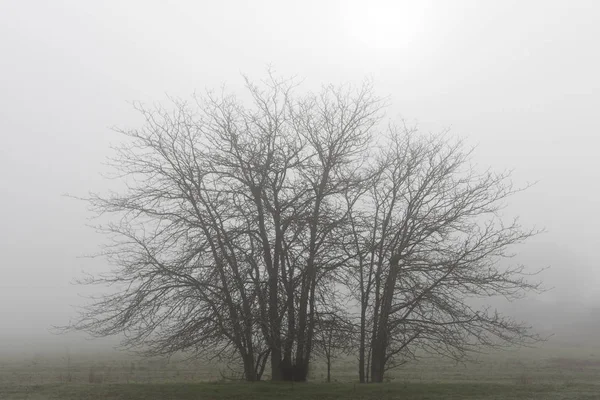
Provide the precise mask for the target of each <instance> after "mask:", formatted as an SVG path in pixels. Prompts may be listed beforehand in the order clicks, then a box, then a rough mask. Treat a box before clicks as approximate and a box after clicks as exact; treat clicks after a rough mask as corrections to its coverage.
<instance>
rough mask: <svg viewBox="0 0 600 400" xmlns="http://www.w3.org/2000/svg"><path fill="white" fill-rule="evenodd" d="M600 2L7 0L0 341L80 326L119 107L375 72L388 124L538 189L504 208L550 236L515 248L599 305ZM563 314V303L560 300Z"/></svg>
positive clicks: (1, 73)
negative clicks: (450, 143) (90, 207)
mask: <svg viewBox="0 0 600 400" xmlns="http://www.w3.org/2000/svg"><path fill="white" fill-rule="evenodd" d="M599 22H600V2H596V1H592V0H590V1H479V0H473V1H455V0H453V1H391V0H390V1H379V2H377V1H372V0H370V1H362V2H361V1H322V0H321V1H293V2H292V1H281V0H278V1H275V0H274V1H255V0H253V1H218V2H217V1H211V2H209V1H187V2H185V1H148V0H144V1H142V0H139V1H94V2H92V1H80V0H72V1H58V0H56V1H27V0H0V135H1V142H0V178H1V179H0V182H1V183H2V185H1V191H2V192H1V196H0V255H1V256H2V258H1V260H0V342H1V343H3V345H4V346H7V345H12V344H15V345H24V344H25V343H41V342H43V341H44V340H47V341H48V343H51V342H52V340H54V339H52V337H50V336H49V334H48V332H47V330H48V328H49V326H50V325H52V324H59V325H60V324H65V323H67V322H68V320H69V317H71V316H74V315H75V314H74V311H73V309H72V306H73V305H77V304H81V299H80V298H79V297H78V294H81V293H83V294H85V293H88V291H86V290H85V289H84V288H81V287H77V286H73V285H71V284H70V282H71V281H72V280H73V279H74V278H75V277H77V276H81V271H82V270H88V271H91V272H95V271H99V270H102V269H104V268H106V266H105V265H104V263H103V261H102V260H90V259H82V258H77V257H78V256H82V255H85V254H89V253H93V252H94V251H96V250H97V249H98V247H97V246H98V244H99V243H100V242H101V241H102V237H100V236H98V235H96V234H95V233H94V232H93V230H91V229H90V228H88V227H86V226H85V224H86V223H87V222H88V221H87V217H89V216H90V214H89V213H88V212H87V211H86V207H85V204H83V203H80V202H77V201H74V200H72V199H69V198H65V197H62V194H65V193H69V194H73V195H85V194H86V193H87V192H88V191H106V190H107V189H108V188H110V187H111V185H112V183H111V182H108V181H106V180H104V179H103V178H102V177H101V176H100V172H101V171H103V170H104V167H103V166H102V162H103V161H104V158H105V157H106V156H107V155H109V154H110V151H109V147H108V146H109V144H110V143H111V142H116V141H118V140H119V137H118V136H117V135H116V134H114V133H112V132H111V130H110V129H109V128H110V127H111V126H114V125H117V126H120V127H135V126H138V125H139V122H140V120H139V117H138V115H137V114H136V113H135V111H133V109H132V107H131V105H130V104H129V102H131V101H135V100H141V101H144V102H148V103H154V102H156V103H158V102H165V101H166V95H167V94H168V95H172V96H182V97H186V96H189V95H191V94H192V93H193V92H194V91H196V90H197V91H202V90H204V88H211V87H219V86H220V85H221V84H223V83H226V84H227V86H228V87H229V88H230V89H231V90H239V89H240V88H241V87H242V84H243V81H242V78H241V76H240V73H245V74H247V75H249V76H250V78H254V79H256V80H258V79H261V78H262V77H264V75H265V68H266V66H267V65H268V64H271V65H272V66H273V67H274V69H275V70H276V72H277V73H278V74H280V75H282V76H291V75H297V76H299V77H302V78H305V85H304V87H305V88H307V89H311V88H318V87H319V85H321V84H326V83H343V82H348V81H350V82H360V81H362V80H363V78H365V77H371V78H372V79H373V80H374V83H375V87H376V91H377V93H378V94H379V95H381V96H389V97H390V101H391V104H392V107H390V109H389V110H388V113H387V117H389V118H393V119H397V118H405V119H406V120H407V121H408V122H409V123H414V122H418V124H419V126H420V127H421V129H422V130H423V131H425V132H428V131H431V132H437V131H440V130H442V129H444V128H451V130H452V132H454V134H456V135H460V136H462V137H465V138H467V141H468V143H470V144H473V145H477V146H478V148H477V151H476V160H477V162H478V163H479V164H481V165H482V166H485V167H487V166H490V167H492V168H494V169H504V168H514V169H515V175H514V176H515V181H516V182H517V183H519V184H523V183H525V182H528V181H539V183H538V184H537V185H535V186H534V187H533V188H531V189H529V190H528V191H527V192H525V193H523V194H520V195H518V196H516V197H515V198H514V199H513V200H512V202H511V207H510V208H509V212H511V213H514V214H519V215H520V216H521V218H522V222H523V223H524V224H525V225H526V226H537V227H545V228H546V229H547V230H548V233H546V234H544V235H542V236H540V237H538V238H535V239H534V240H532V241H531V242H530V243H529V244H528V245H525V246H522V247H519V248H517V249H516V250H517V251H520V252H521V255H520V256H519V257H518V258H517V260H516V261H522V262H524V263H526V264H527V265H528V266H530V267H531V268H532V269H537V268H540V267H545V266H551V267H552V268H551V269H550V270H549V271H547V272H545V273H544V274H543V276H542V277H543V279H544V280H545V281H546V286H548V287H555V289H554V290H553V291H551V292H549V293H547V294H544V296H541V297H540V298H539V299H538V301H539V302H542V303H544V302H545V303H546V304H554V303H555V302H561V303H565V302H566V303H568V304H570V305H571V306H570V307H577V304H582V305H585V306H586V307H600V289H599V288H598V287H599V284H600V268H599V267H598V265H599V261H600V255H599V253H598V248H599V247H600V239H599V238H600V233H599V232H598V229H599V228H598V227H599V226H600V213H598V207H597V205H598V203H599V200H598V195H599V194H600V157H598V156H597V152H598V146H599V145H600V139H599V135H600V129H599V128H600V118H598V110H599V109H600V73H599V71H600V51H599V49H600V46H599V45H598V39H599V38H600V23H599ZM567 308H568V307H567Z"/></svg>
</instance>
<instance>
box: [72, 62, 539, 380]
mask: <svg viewBox="0 0 600 400" xmlns="http://www.w3.org/2000/svg"><path fill="white" fill-rule="evenodd" d="M246 89H247V90H246V93H245V95H246V97H244V98H239V97H236V96H234V95H231V94H227V93H224V92H207V93H206V94H205V95H203V96H195V97H194V98H193V99H192V101H182V100H171V103H170V104H169V105H168V106H167V107H154V108H146V107H145V106H143V105H139V104H138V105H136V108H137V110H138V111H139V112H140V113H141V115H142V116H143V117H144V121H145V123H144V124H143V125H142V126H141V127H139V128H138V129H132V130H119V131H118V132H119V133H121V134H122V136H123V141H122V143H121V144H120V145H118V146H117V147H116V148H115V154H114V156H113V157H112V158H111V159H110V164H111V166H112V167H113V168H114V171H115V172H117V173H118V176H119V177H120V179H122V180H123V181H124V182H125V183H126V189H124V190H122V191H120V192H116V193H109V194H107V195H104V194H92V195H90V196H89V197H88V198H86V200H87V201H88V202H89V204H90V205H91V208H92V209H93V210H94V211H95V212H98V213H100V214H109V215H112V216H114V218H112V222H111V223H108V224H105V225H103V226H101V227H99V229H101V230H102V231H103V232H105V233H106V234H107V236H108V238H109V240H110V242H109V244H108V245H107V246H106V247H104V250H103V251H102V254H101V255H102V256H105V257H106V258H107V260H108V261H109V262H110V263H111V265H112V266H113V270H112V272H111V273H109V274H107V275H102V276H93V277H92V278H91V279H89V280H88V281H86V283H89V284H100V285H106V284H110V285H113V286H114V287H116V288H117V289H116V290H115V291H111V292H110V293H105V294H104V295H103V296H102V297H100V298H97V299H96V300H94V301H93V302H91V303H90V304H89V305H88V306H87V307H86V308H85V309H84V310H83V312H82V313H81V315H80V318H79V319H78V321H77V322H76V323H75V324H74V325H73V327H72V328H75V329H81V330H85V331H87V332H90V333H92V334H94V335H99V336H105V335H113V334H117V333H124V334H125V336H124V337H125V339H124V343H123V344H124V345H125V346H126V347H130V348H136V349H142V350H143V351H144V352H145V353H147V354H152V355H158V354H172V353H174V352H178V351H186V352H196V353H199V354H200V353H203V354H210V355H212V356H218V357H224V358H226V359H228V360H229V361H230V362H236V363H239V365H240V366H241V367H242V370H243V373H244V377H245V379H247V380H250V381H254V380H259V379H261V377H263V375H264V372H265V371H268V374H269V375H270V377H271V379H273V380H300V381H301V380H306V378H307V374H308V371H309V365H310V361H311V359H312V358H314V357H315V355H317V354H325V355H326V356H327V357H328V359H329V357H330V356H332V355H334V354H335V353H336V352H335V351H332V350H335V349H344V350H348V349H350V350H351V349H352V348H354V349H356V350H357V352H356V353H357V354H356V356H357V358H358V365H357V369H358V372H359V379H360V381H361V382H368V381H369V382H381V381H383V376H384V373H385V371H386V370H387V369H389V368H393V367H394V366H397V365H400V364H402V363H404V362H406V361H407V360H410V359H412V358H414V357H416V356H417V353H418V351H424V352H430V353H436V354H442V355H444V356H449V357H453V358H457V359H460V358H462V357H464V356H465V355H466V354H468V353H469V351H471V350H474V349H477V348H479V347H480V346H500V345H503V344H514V343H526V342H530V341H536V340H538V339H539V338H538V337H537V336H536V335H535V334H533V333H531V332H530V331H529V329H528V328H527V327H526V326H525V325H523V324H521V323H518V322H516V321H514V320H512V319H511V318H509V317H506V316H503V315H500V314H498V313H497V312H495V311H492V310H489V309H487V308H478V307H476V306H475V305H474V303H473V302H472V299H473V298H479V297H487V296H495V295H502V296H506V297H509V298H514V297H519V296H521V295H522V294H524V293H526V292H528V291H536V290H538V289H539V284H538V283H531V282H529V281H528V280H527V274H526V273H525V269H524V267H523V266H507V264H506V263H503V262H501V261H502V260H503V259H506V258H508V257H510V256H511V254H512V253H511V248H512V246H513V245H515V244H518V243H522V242H524V241H526V240H527V239H528V238H530V237H531V236H533V235H535V234H536V233H537V231H536V230H532V229H525V228H523V227H521V226H520V224H519V222H518V220H512V221H505V220H504V219H503V218H502V215H501V211H502V209H503V207H504V206H505V204H506V200H507V199H509V198H510V196H512V195H513V194H515V193H516V192H518V191H519V190H521V189H520V188H515V187H513V185H512V183H511V181H510V173H508V172H500V173H496V172H493V171H492V170H483V171H480V170H479V169H478V168H477V167H476V166H473V165H472V151H471V149H469V148H467V147H466V145H465V144H464V143H463V142H462V141H460V140H457V139H455V138H453V137H452V136H451V135H449V134H441V135H425V134H421V133H420V132H418V131H417V130H416V129H412V128H409V127H407V126H405V125H404V124H403V123H400V124H395V123H392V122H388V121H386V120H385V119H384V116H383V111H384V110H385V107H386V106H387V104H386V102H385V101H383V100H382V99H381V98H379V97H377V96H375V94H374V90H373V86H372V84H371V83H370V82H366V83H363V84H362V85H359V86H358V87H353V86H352V85H343V86H339V87H336V86H333V85H328V86H324V87H323V88H322V90H321V91H320V92H318V93H300V94H299V93H298V92H299V87H298V85H297V84H296V82H295V81H294V80H285V79H279V78H276V77H275V76H273V75H272V74H269V75H268V76H267V78H266V79H265V80H264V81H262V82H261V83H260V84H254V83H252V82H251V81H250V80H248V79H246ZM344 338H346V340H344ZM349 343H353V344H354V345H353V346H348V344H349ZM267 366H268V367H269V368H268V369H267Z"/></svg>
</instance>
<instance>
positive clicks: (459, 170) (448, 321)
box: [350, 126, 539, 382]
mask: <svg viewBox="0 0 600 400" xmlns="http://www.w3.org/2000/svg"><path fill="white" fill-rule="evenodd" d="M470 154H471V153H470V152H469V151H465V150H464V146H463V144H462V142H460V141H457V142H451V141H449V140H447V139H446V137H445V136H444V135H440V136H430V137H426V136H422V135H418V133H417V132H415V131H411V130H409V129H407V128H406V127H402V128H397V127H393V126H392V127H391V128H390V130H389V135H388V136H387V140H386V141H385V147H384V148H383V149H382V150H381V151H380V153H379V156H378V162H377V164H376V166H375V168H374V173H373V177H374V178H373V180H372V181H371V183H370V185H371V186H370V189H369V190H368V191H366V192H365V197H366V199H365V200H364V202H363V204H364V205H365V206H364V207H362V208H361V209H357V210H355V211H354V212H353V218H352V235H351V236H350V238H351V245H352V246H353V247H351V248H352V249H353V250H354V251H355V252H356V254H357V256H356V257H355V263H354V268H352V269H351V270H350V272H351V278H350V282H351V287H353V288H356V289H358V290H356V293H358V297H359V304H360V309H361V316H360V339H359V341H360V344H359V353H360V354H359V375H360V380H361V382H366V381H369V380H370V381H373V382H381V381H382V380H383V375H384V372H385V371H386V369H388V368H392V367H394V366H397V365H399V364H402V363H403V362H405V361H406V360H407V359H410V358H412V357H414V356H415V351H416V350H417V349H418V350H425V351H428V352H434V353H437V354H442V355H445V356H449V357H453V358H457V359H458V358H461V357H462V356H464V355H465V354H466V353H467V352H468V351H469V350H473V349H475V348H476V346H478V345H485V346H495V345H501V344H509V343H515V342H518V343H523V342H527V341H536V340H538V339H539V337H537V336H536V335H534V334H530V333H529V331H528V330H527V328H526V326H524V325H522V324H519V323H516V322H515V321H513V320H511V319H510V318H506V317H503V316H501V315H499V314H498V313H496V312H489V311H488V310H487V309H475V308H473V306H472V302H469V301H470V300H472V299H473V298H474V297H487V296H494V295H502V296H506V297H509V298H514V297H518V296H519V295H521V294H523V293H525V292H527V291H530V290H534V291H535V290H537V289H539V284H537V283H529V282H528V281H527V280H526V279H525V278H526V274H525V272H524V268H523V267H522V266H517V267H509V268H503V267H502V266H500V265H499V263H498V262H499V260H500V259H503V258H507V257H509V256H510V255H511V254H510V253H509V252H508V249H509V247H510V246H512V245H514V244H518V243H522V242H523V241H525V240H526V239H528V238H529V237H531V236H533V235H535V234H536V233H538V231H536V230H524V229H523V228H522V227H521V226H520V225H519V224H518V221H517V220H514V221H512V222H511V223H509V224H505V223H503V221H502V219H501V216H500V214H499V212H500V211H501V209H502V208H503V206H504V201H505V200H506V199H507V198H508V197H509V196H511V195H512V194H514V193H515V192H517V191H519V189H515V188H513V186H512V184H511V183H510V181H509V173H500V174H496V173H493V172H490V171H487V172H483V173H478V172H477V171H476V170H475V169H474V168H473V167H472V166H471V165H470V163H469V160H470ZM368 324H370V326H371V329H370V330H369V329H368V328H367V325H368ZM367 341H370V342H369V343H367ZM367 353H368V355H369V360H367ZM369 374H370V376H369Z"/></svg>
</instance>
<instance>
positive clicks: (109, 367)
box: [0, 346, 600, 400]
mask: <svg viewBox="0 0 600 400" xmlns="http://www.w3.org/2000/svg"><path fill="white" fill-rule="evenodd" d="M222 372H225V373H226V372H227V371H226V370H225V369H223V368H220V367H219V366H216V365H214V364H208V363H206V362H202V361H199V360H198V361H195V362H184V361H182V360H176V359H171V360H164V359H163V360H148V359H136V358H131V357H125V356H124V355H122V354H114V353H112V354H108V353H105V354H97V355H89V356H87V357H84V356H83V355H68V356H67V355H62V356H61V355H53V356H52V355H43V354H37V355H35V356H32V357H29V358H27V357H21V358H19V357H12V358H6V357H4V358H3V357H2V356H1V355H0V399H30V400H48V399H65V400H69V399H89V400H92V399H107V400H113V399H114V400H116V399H123V400H125V399H134V400H135V399H145V400H154V399H157V400H158V399H161V400H167V399H173V400H179V399H181V400H183V399H195V400H203V399H215V400H216V399H228V400H230V399H243V400H253V399H311V398H314V399H315V400H316V399H357V400H358V399H364V400H366V399H482V400H485V399H498V400H500V399H540V400H546V399H547V400H558V399H598V400H600V349H598V348H592V347H590V346H585V347H583V346H575V347H569V346H558V347H556V346H555V347H548V346H546V347H542V348H538V349H533V350H518V351H508V352H503V353H498V354H493V355H487V356H482V357H480V358H479V360H478V362H473V363H468V364H458V365H456V364H453V363H451V362H448V361H445V360H439V359H438V360H434V359H430V360H423V361H421V362H419V363H411V364H408V365H407V366H406V367H404V368H402V369H398V370H394V371H392V372H390V373H389V374H388V377H387V381H388V382H387V383H385V384H382V385H358V384H355V383H354V382H356V378H357V373H356V362H355V360H351V359H346V360H340V361H338V362H337V363H336V364H335V365H334V368H333V371H332V375H333V379H334V380H335V382H333V383H331V384H327V383H324V382H323V381H324V378H325V368H324V366H323V365H322V364H319V363H315V364H314V366H313V367H312V369H311V374H310V380H311V382H310V383H307V384H298V383H296V384H294V385H292V384H273V383H269V382H261V383H256V384H244V383H238V382H223V381H222V376H221V373H222ZM199 382H203V383H199Z"/></svg>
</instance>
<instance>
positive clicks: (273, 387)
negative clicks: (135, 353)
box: [0, 382, 600, 400]
mask: <svg viewBox="0 0 600 400" xmlns="http://www.w3.org/2000/svg"><path fill="white" fill-rule="evenodd" d="M0 398H1V399H15V400H17V399H29V400H42V399H48V400H50V399H61V400H71V399H73V400H75V399H81V400H96V399H98V400H100V399H105V400H126V399H127V400H142V399H143V400H154V399H156V400H159V399H160V400H170V399H173V400H187V399H190V400H191V399H194V400H218V399H223V400H225V399H227V400H234V399H236V400H237V399H240V400H255V399H256V400H258V399H289V400H293V399H294V400H295V399H298V400H300V399H309V400H311V399H314V400H317V399H325V400H326V399H355V400H375V399H377V400H384V399H402V400H417V399H419V400H427V399H454V400H459V399H482V400H491V399H497V400H500V399H515V400H517V399H540V400H553V399H590V400H591V399H600V386H595V385H589V384H588V385H586V384H578V385H536V384H532V385H505V384H483V383H430V384H426V383H387V384H380V385H373V384H370V385H358V384H350V383H343V384H325V383H312V384H311V383H307V384H294V385H291V384H274V383H268V382H262V383H255V384H250V383H195V384H181V383H180V384H103V385H80V384H79V385H38V386H28V387H27V386H12V387H4V388H0Z"/></svg>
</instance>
